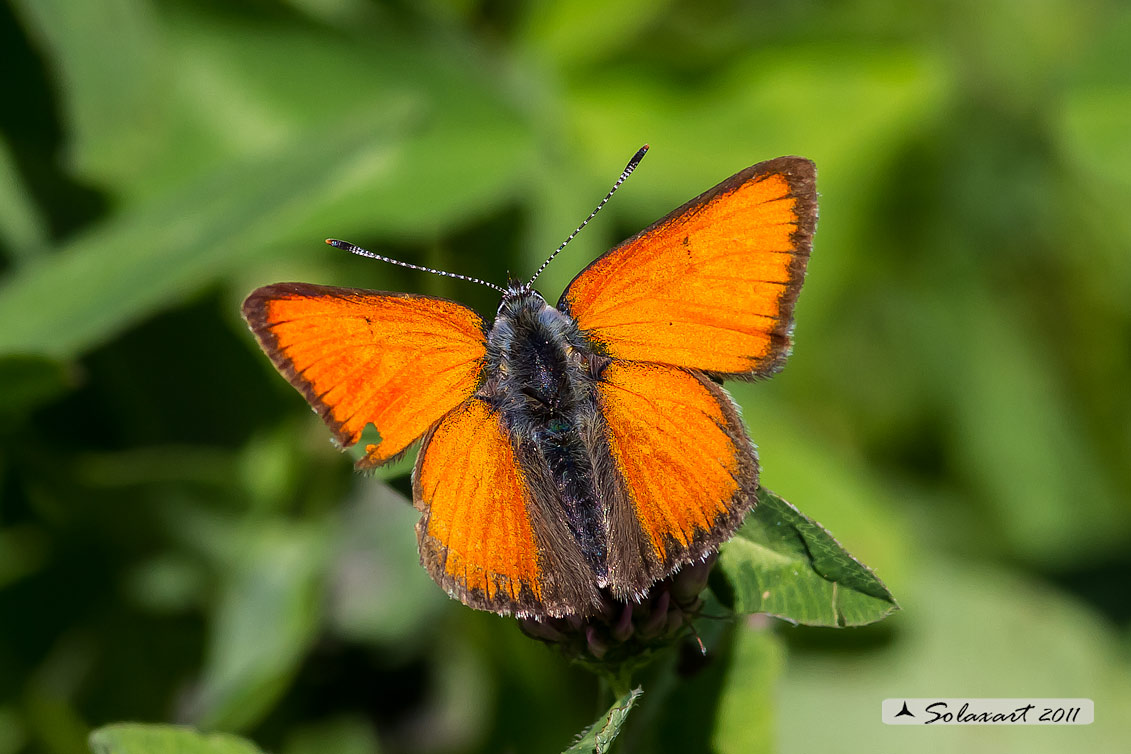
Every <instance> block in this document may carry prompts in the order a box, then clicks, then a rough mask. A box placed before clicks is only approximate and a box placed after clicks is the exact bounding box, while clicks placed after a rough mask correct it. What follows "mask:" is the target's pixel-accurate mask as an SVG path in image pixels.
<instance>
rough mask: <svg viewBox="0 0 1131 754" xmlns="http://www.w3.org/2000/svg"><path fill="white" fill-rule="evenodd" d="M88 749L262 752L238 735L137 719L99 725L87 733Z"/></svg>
mask: <svg viewBox="0 0 1131 754" xmlns="http://www.w3.org/2000/svg"><path fill="white" fill-rule="evenodd" d="M90 749H91V751H93V752H94V754H262V752H261V750H260V749H259V748H258V747H256V746H255V745H254V744H252V743H251V742H250V741H246V740H244V739H242V738H240V737H239V736H233V735H229V734H227V733H209V734H204V733H198V732H197V731H195V730H192V729H191V728H181V727H178V726H175V725H143V724H140V723H116V724H114V725H107V726H105V727H103V728H99V729H98V730H96V731H94V732H93V733H91V734H90Z"/></svg>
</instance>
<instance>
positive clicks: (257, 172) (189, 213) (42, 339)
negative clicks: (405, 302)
mask: <svg viewBox="0 0 1131 754" xmlns="http://www.w3.org/2000/svg"><path fill="white" fill-rule="evenodd" d="M406 116H407V114H406V112H405V111H403V110H402V111H401V112H399V113H386V114H384V115H383V116H376V117H375V118H373V119H371V120H367V121H366V122H364V123H357V122H352V123H348V124H346V126H344V127H343V128H342V129H340V130H338V131H333V132H329V133H326V134H323V135H321V137H320V138H317V139H313V138H312V139H310V140H308V141H307V142H306V143H304V144H303V145H302V148H301V149H296V150H293V151H281V152H279V153H275V154H273V155H272V156H270V157H268V158H263V159H256V160H247V161H245V162H244V163H242V164H236V165H232V166H230V167H228V168H226V169H223V170H221V171H217V172H215V173H212V174H209V175H207V176H205V178H204V179H202V180H198V181H196V182H195V183H190V184H188V185H185V186H183V187H181V188H180V189H179V190H177V191H174V192H171V193H169V194H168V195H165V196H162V197H161V198H160V199H157V200H154V201H153V202H151V203H149V204H146V205H144V206H143V207H141V208H139V209H137V210H136V211H135V212H133V213H131V214H129V215H124V216H122V217H119V218H117V220H116V221H115V222H114V223H112V224H110V225H108V226H106V227H105V228H104V229H103V230H101V231H100V232H93V233H90V234H87V235H86V236H84V237H82V238H80V239H78V240H76V241H75V242H73V243H71V244H68V245H67V246H66V247H64V248H61V249H59V250H58V251H56V252H55V253H53V254H51V255H50V256H49V257H45V258H43V259H42V261H41V263H39V264H29V265H25V266H24V267H23V269H21V270H20V272H19V274H17V275H15V276H13V277H10V278H8V279H7V280H5V281H4V284H3V286H2V287H0V321H3V322H4V327H3V328H2V329H0V353H13V352H15V353H21V352H22V353H43V354H48V355H53V356H57V357H69V356H74V355H76V354H78V353H80V352H82V351H84V350H86V349H88V348H90V347H92V346H93V345H95V344H97V343H98V342H100V341H102V340H104V339H106V338H108V337H110V336H111V335H113V334H114V333H115V332H117V331H118V330H119V329H121V328H122V327H125V326H128V325H129V324H132V323H133V322H134V321H137V320H140V319H141V318H142V317H144V316H146V315H148V314H150V313H151V312H152V311H154V310H156V309H158V308H160V307H162V306H168V305H169V304H170V303H172V302H176V301H178V300H179V299H181V298H182V297H183V296H185V295H186V294H187V293H191V292H193V291H195V290H197V289H199V288H200V287H201V286H203V285H205V284H206V283H208V282H210V281H212V280H213V279H215V278H216V277H218V276H219V275H220V274H222V273H223V272H226V271H228V270H230V269H232V268H234V267H235V266H237V265H238V263H239V262H240V261H242V259H245V258H246V257H247V256H248V255H249V254H250V253H254V251H255V250H262V249H269V248H271V245H272V244H278V243H279V242H280V241H282V240H284V239H286V238H288V237H289V236H290V235H292V234H294V233H295V231H296V229H297V228H300V227H302V223H303V222H304V221H305V220H306V219H307V218H308V217H310V216H311V215H312V214H313V213H317V212H318V211H319V210H318V208H319V207H320V206H323V205H322V202H324V201H326V197H327V196H329V197H333V196H335V195H337V192H338V191H339V187H338V186H337V185H336V184H337V183H338V178H339V176H340V175H341V174H343V173H346V172H349V171H351V169H352V168H353V167H354V166H356V164H358V163H359V162H366V161H372V160H373V155H374V154H375V153H380V152H381V151H384V150H389V149H391V148H392V145H393V144H394V143H396V142H397V140H398V139H399V134H400V133H401V131H402V129H403V127H404V124H405V123H406V120H405V118H406ZM296 146H297V145H296Z"/></svg>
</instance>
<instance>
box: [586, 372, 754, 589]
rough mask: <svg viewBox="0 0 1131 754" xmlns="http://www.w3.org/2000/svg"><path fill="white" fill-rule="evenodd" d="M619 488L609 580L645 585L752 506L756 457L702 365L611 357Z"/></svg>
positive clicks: (602, 385)
mask: <svg viewBox="0 0 1131 754" xmlns="http://www.w3.org/2000/svg"><path fill="white" fill-rule="evenodd" d="M597 403H598V406H599V407H600V409H601V413H602V415H603V416H604V419H605V422H606V425H607V427H608V430H607V432H606V437H607V439H608V445H609V455H610V456H611V458H612V461H613V467H614V468H615V470H616V472H617V473H616V476H617V477H618V478H619V479H620V480H623V493H622V494H608V495H606V499H607V500H609V501H610V503H611V510H610V532H609V542H610V558H609V563H610V568H609V571H610V576H611V578H610V586H611V587H612V588H613V591H614V593H616V594H617V595H618V596H619V597H621V598H622V599H624V598H627V597H628V596H630V595H634V594H639V593H640V592H642V591H643V590H645V589H646V588H647V587H648V586H649V585H650V584H651V583H652V582H653V581H655V580H657V579H659V578H663V577H664V576H666V575H668V574H669V573H671V572H672V571H674V570H675V569H676V568H677V567H679V566H680V565H683V564H685V563H690V562H692V561H694V560H697V559H700V558H702V557H705V556H706V555H707V554H709V553H710V552H712V551H713V550H714V549H715V547H717V546H718V544H719V543H720V542H722V541H724V540H725V539H727V538H729V537H730V535H731V534H733V533H734V531H735V529H737V528H738V525H739V524H740V523H741V522H742V519H743V518H744V517H745V515H746V513H747V512H748V511H749V510H750V509H751V508H752V507H753V506H754V503H755V500H756V497H755V490H756V489H757V483H758V461H757V458H756V456H755V453H754V448H753V446H752V445H751V444H750V440H749V439H748V438H747V436H746V432H745V430H744V429H743V426H742V422H741V420H740V419H739V417H738V411H737V409H736V408H735V406H734V404H733V403H732V402H731V400H730V398H729V397H728V396H727V395H726V393H725V392H723V390H722V388H721V387H719V386H718V385H716V384H715V383H714V382H712V381H711V380H710V379H708V378H707V377H705V376H704V375H702V374H698V373H695V372H690V371H687V370H683V369H679V368H676V367H669V366H663V365H659V364H647V363H634V362H620V361H614V362H612V363H610V364H609V365H608V366H607V367H606V368H605V370H604V372H603V373H602V375H601V379H600V381H599V382H598V383H597Z"/></svg>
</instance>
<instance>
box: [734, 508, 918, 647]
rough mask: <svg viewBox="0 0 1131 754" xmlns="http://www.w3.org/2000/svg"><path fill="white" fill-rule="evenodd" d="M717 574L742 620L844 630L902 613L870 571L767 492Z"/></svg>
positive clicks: (739, 531) (818, 525)
mask: <svg viewBox="0 0 1131 754" xmlns="http://www.w3.org/2000/svg"><path fill="white" fill-rule="evenodd" d="M716 572H717V574H719V576H718V577H716V578H719V579H720V580H721V583H718V584H713V586H715V588H716V591H717V592H719V593H720V597H721V598H724V601H730V602H731V604H732V606H733V608H734V611H735V612H737V613H740V614H748V613H767V614H769V615H773V616H776V617H778V618H784V619H785V620H788V621H792V622H794V623H803V624H805V625H810V626H834V627H842V626H862V625H865V624H867V623H873V622H875V621H878V620H880V619H881V618H883V617H884V616H886V615H888V614H889V613H891V612H892V611H893V610H896V609H898V605H897V604H896V602H895V598H894V597H892V595H891V592H889V591H888V589H887V587H886V586H884V583H883V582H882V581H880V580H879V578H877V577H876V575H875V574H874V573H872V571H871V570H870V569H869V568H868V567H867V566H865V565H864V564H863V563H861V562H860V561H858V560H856V559H855V558H853V557H852V556H851V555H849V554H848V553H847V552H846V551H845V550H844V548H842V547H841V546H840V543H839V542H837V541H836V540H835V539H833V537H832V535H831V534H829V533H828V532H827V531H826V530H825V529H824V528H823V527H822V526H821V525H820V524H818V523H816V522H815V521H812V520H810V519H809V518H807V517H806V516H805V515H804V514H802V513H801V512H800V511H799V510H797V509H796V508H794V507H793V506H792V505H790V504H789V503H788V502H786V501H785V500H782V499H781V498H780V497H778V496H777V495H775V494H774V493H773V492H770V491H769V490H767V489H766V488H764V487H763V488H760V489H759V491H758V506H757V507H756V508H755V509H754V511H753V512H752V513H751V514H750V516H749V517H748V518H747V519H746V523H744V524H743V526H742V528H741V529H739V530H738V533H737V534H736V535H735V537H734V538H733V539H732V540H731V541H729V542H727V543H726V544H725V545H723V547H722V548H720V553H719V566H718V568H717V569H716ZM727 598H729V600H728V599H727Z"/></svg>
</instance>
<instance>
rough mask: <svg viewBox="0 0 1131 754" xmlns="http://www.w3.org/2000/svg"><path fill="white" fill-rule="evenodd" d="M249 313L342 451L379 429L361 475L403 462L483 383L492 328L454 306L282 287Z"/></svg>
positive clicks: (252, 301) (262, 292)
mask: <svg viewBox="0 0 1131 754" xmlns="http://www.w3.org/2000/svg"><path fill="white" fill-rule="evenodd" d="M243 314H244V318H245V319H246V320H247V322H248V324H249V325H250V327H251V329H252V332H254V333H255V336H256V337H257V338H258V340H259V343H260V345H261V346H262V348H263V350H264V351H265V352H266V353H267V355H268V356H269V357H270V358H271V360H272V361H273V362H274V364H275V366H276V367H277V368H278V369H279V371H280V372H281V373H282V374H283V376H284V377H286V378H287V379H288V380H289V381H290V383H291V384H292V385H294V386H295V388H297V389H298V391H299V392H301V393H302V394H303V395H304V396H305V397H306V399H307V401H309V403H310V405H311V406H312V407H313V408H314V410H315V411H317V412H318V414H319V415H320V416H321V417H322V418H323V419H324V420H325V421H326V423H327V424H328V425H329V426H330V428H331V429H332V430H333V432H334V436H335V437H336V438H337V440H338V442H340V443H341V444H342V445H343V446H348V445H353V444H354V443H356V442H357V441H358V440H359V439H360V438H361V433H362V430H363V429H365V426H366V425H367V424H373V425H374V426H375V427H376V428H377V432H378V433H379V435H380V440H379V442H377V443H376V444H373V445H369V446H368V447H367V448H366V456H365V457H364V458H363V459H362V460H361V461H359V462H358V466H359V467H361V468H370V467H374V466H379V465H381V464H383V463H385V462H387V461H388V460H390V459H392V458H394V457H395V456H397V455H398V454H400V453H402V452H403V451H404V450H405V449H406V448H407V447H408V446H409V445H411V444H412V443H413V442H414V441H416V440H417V439H419V438H420V437H421V436H422V435H423V434H424V433H425V432H427V431H428V429H429V428H430V427H431V426H432V425H433V424H434V423H435V422H436V421H438V420H439V419H440V418H441V417H442V416H443V415H444V414H446V413H447V412H448V411H450V410H452V409H453V408H455V407H456V406H458V405H459V404H460V403H462V402H463V401H465V400H467V399H468V398H470V397H471V395H472V394H473V393H474V392H475V390H476V388H477V387H478V385H479V383H480V381H481V379H482V372H483V360H484V356H485V354H486V341H485V334H484V323H483V320H482V319H481V318H480V317H479V315H478V314H476V313H475V312H473V311H472V310H471V309H468V308H467V307H465V306H463V305H461V304H457V303H455V302H453V301H447V300H445V299H439V298H431V297H428V296H415V295H409V294H404V293H381V292H377V291H365V290H358V289H353V288H332V287H328V286H319V285H306V284H303V283H279V284H276V285H269V286H267V287H264V288H260V289H258V290H256V291H255V292H253V293H252V294H251V295H250V296H248V298H247V300H246V301H245V302H244V305H243Z"/></svg>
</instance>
